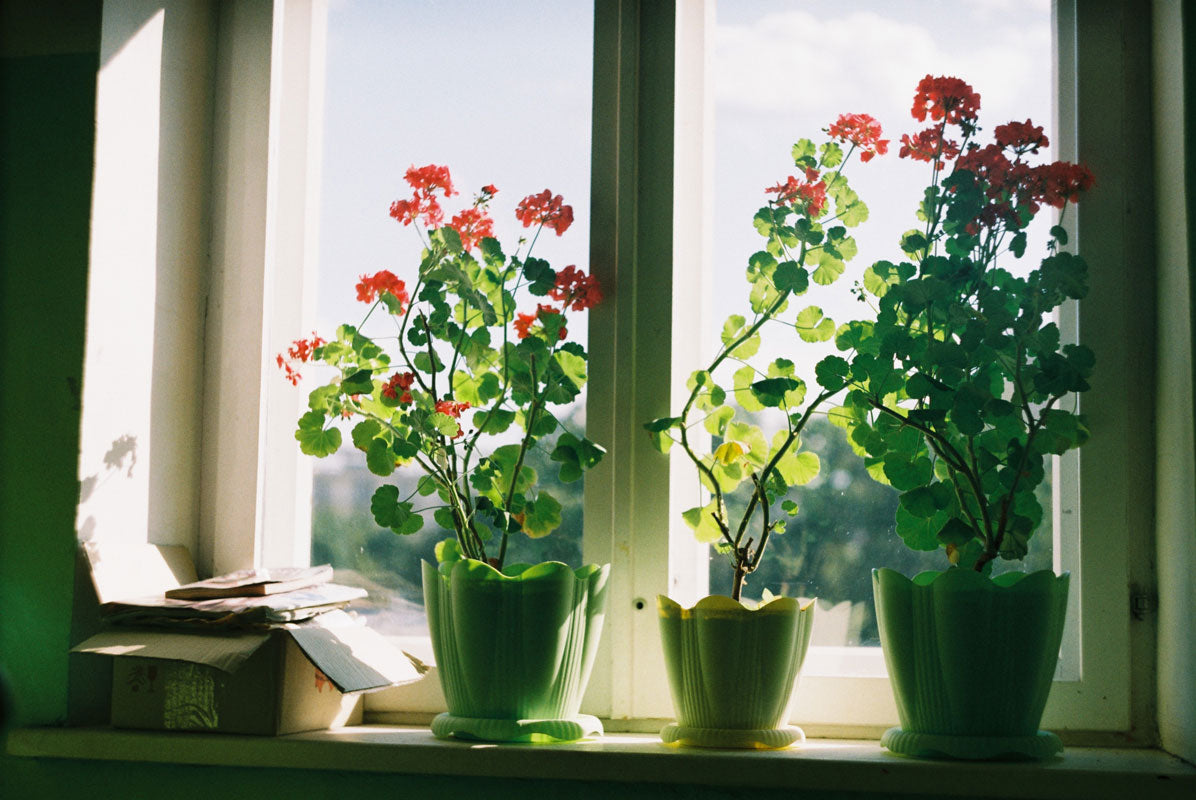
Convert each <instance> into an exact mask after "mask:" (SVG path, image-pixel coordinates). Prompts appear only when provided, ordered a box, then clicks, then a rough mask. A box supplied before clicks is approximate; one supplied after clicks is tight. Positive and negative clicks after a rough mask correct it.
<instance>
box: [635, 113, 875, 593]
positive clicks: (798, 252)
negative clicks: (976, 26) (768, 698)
mask: <svg viewBox="0 0 1196 800" xmlns="http://www.w3.org/2000/svg"><path fill="white" fill-rule="evenodd" d="M826 133H827V134H828V137H829V138H828V140H827V141H825V142H824V143H822V144H821V145H816V144H815V143H814V142H813V141H811V140H809V139H802V140H800V141H799V142H797V144H795V145H794V146H793V160H794V164H795V165H796V166H797V168H798V170H799V174H798V175H791V176H789V177H788V178H787V179H786V180H783V181H781V182H779V183H778V184H777V185H775V186H773V187H771V188H769V189H767V190H766V193H767V194H768V195H769V199H768V203H767V205H766V206H765V207H763V208H761V209H760V210H759V211H758V212H757V213H756V215H755V217H754V219H753V224H754V225H755V228H756V230H757V231H758V232H759V233H760V235H761V236H763V237H764V239H765V245H764V249H763V250H761V251H760V252H757V253H755V254H754V255H752V256H751V257H750V258H749V259H748V265H747V270H746V277H747V283H748V292H749V302H750V306H751V310H752V316H751V317H750V318H747V317H744V316H743V315H740V314H732V315H731V316H729V317H728V318H727V320H726V322H725V323H724V324H723V328H722V336H721V347H720V348H719V350H718V352H717V354H716V355H715V356H714V358H713V359H712V360H711V361H710V363H709V364H708V365H707V366H706V367H705V368H703V369H699V370H697V371H695V372H694V373H693V374H692V375H691V376H690V378H689V383H688V386H689V396H688V398H687V399H686V401H685V404H684V405H683V406H682V407H681V409H680V411H679V413H678V414H677V415H676V416H670V417H662V418H660V419H656V420H653V421H651V422H649V423H647V424H646V425H645V426H644V427H645V428H646V429H647V430H648V431H649V432H650V433H651V434H653V436H654V438H655V441H656V443H657V446H658V448H659V449H660V450H661V451H662V452H667V451H668V449H669V448H670V447H671V446H672V445H673V444H677V445H679V446H680V447H681V448H682V449H683V450H684V451H685V454H686V456H687V457H688V458H689V459H690V461H691V462H693V464H694V466H695V467H696V468H697V472H698V476H699V478H700V480H701V482H702V485H703V486H704V487H705V489H706V491H708V492H709V494H710V500H709V502H708V503H707V504H706V505H704V506H700V507H697V508H692V509H689V510H688V511H686V512H684V514H683V516H684V519H685V521H686V523H687V524H688V525H689V526H690V527H691V528H692V529H693V531H694V534H695V536H696V537H697V538H698V540H700V541H703V542H710V543H712V544H714V545H715V546H716V547H717V548H718V550H719V551H720V552H721V553H723V554H725V555H726V556H727V557H728V558H729V559H730V562H731V564H732V567H733V569H734V577H733V581H732V589H731V597H732V599H734V600H740V595H741V593H742V590H743V585H744V580H745V578H746V577H747V576H748V575H750V574H751V573H752V572H754V571H755V570H756V569H757V568H758V567H759V565H760V562H761V559H762V558H763V556H764V553H765V549H766V547H767V545H768V540H769V537H770V536H772V535H773V534H776V533H782V532H784V530H785V526H786V521H787V519H788V518H789V517H792V516H794V515H796V514H797V512H798V507H797V504H796V502H794V500H793V499H792V498H789V497H787V494H788V492H789V489H790V488H791V487H793V486H799V485H802V484H805V483H807V482H809V481H810V480H812V479H813V478H814V477H815V476H816V475H817V474H818V470H819V466H820V465H819V460H818V456H817V455H816V454H815V453H812V452H810V451H804V450H802V449H801V433H802V430H803V429H804V428H805V426H806V424H807V423H808V422H809V421H810V419H811V418H812V416H813V415H814V414H815V413H816V412H818V410H819V409H820V408H821V407H823V406H824V405H825V404H826V403H827V401H829V400H830V399H831V398H832V397H834V396H835V395H836V394H838V393H839V392H840V391H841V390H842V389H843V388H844V387H845V385H846V379H847V374H848V373H847V363H846V362H845V361H844V360H843V359H842V358H840V357H838V356H829V357H827V358H824V359H823V360H822V361H820V362H819V363H818V365H817V366H816V368H815V378H816V381H817V384H818V385H817V386H816V387H814V388H813V389H810V388H809V387H807V385H806V382H805V381H804V380H802V378H801V377H799V376H798V374H797V371H796V365H795V364H794V362H793V361H792V360H791V359H789V358H785V357H780V358H774V359H772V360H771V361H769V362H768V363H766V364H757V363H753V361H752V358H753V357H754V356H756V355H757V352H758V351H759V350H760V346H761V339H762V337H763V336H764V335H765V334H766V332H768V331H775V330H777V329H778V328H784V329H785V333H786V335H787V336H790V337H792V342H793V343H795V344H796V343H798V342H803V341H804V342H826V341H829V340H830V339H831V338H832V337H833V336H834V335H835V330H836V328H835V323H834V322H833V321H832V320H831V319H829V318H828V317H826V316H825V315H824V313H823V310H822V308H820V307H819V306H816V305H802V306H801V307H800V308H793V307H791V303H792V302H793V301H795V300H797V299H798V298H800V297H802V296H804V295H805V294H806V293H807V291H808V290H810V289H811V288H812V287H811V284H813V285H814V286H826V285H829V284H832V283H834V282H835V281H836V280H837V279H838V278H839V277H840V276H841V275H842V274H843V272H844V270H845V268H846V266H845V262H847V261H849V260H851V258H852V257H854V256H855V254H856V243H855V240H854V239H853V238H852V237H851V236H849V235H848V228H851V227H854V226H856V225H859V224H860V223H861V222H863V221H864V220H865V219H867V217H868V209H867V206H865V204H864V203H863V201H862V200H860V198H859V196H858V195H857V194H856V193H855V192H854V191H853V190H852V189H851V188H850V186H849V185H848V182H847V177H846V175H845V174H844V167H845V166H846V165H847V163H848V162H849V161H850V159H851V157H852V156H853V155H858V157H859V159H860V161H865V162H866V161H869V160H871V159H872V158H873V157H874V156H876V155H879V154H883V153H885V152H886V151H887V149H888V144H889V143H888V141H887V140H885V139H882V138H880V137H881V135H882V134H881V128H880V125H879V124H878V123H877V122H876V120H875V119H873V118H872V117H870V116H868V115H866V114H846V115H843V116H841V117H840V118H839V119H838V120H837V121H836V122H835V123H834V124H833V125H831V126H830V127H829V128H827V129H826ZM768 335H772V334H771V333H769V334H768ZM736 406H738V408H739V409H741V410H742V411H743V412H747V413H748V414H750V415H758V414H771V415H772V416H773V417H774V418H775V419H776V420H777V422H778V423H779V425H778V427H779V429H778V430H777V431H776V432H775V433H774V434H773V435H772V436H771V437H769V436H767V435H766V434H765V433H764V431H763V429H762V428H761V427H760V426H759V425H757V424H755V422H754V420H753V418H751V417H748V416H746V415H739V416H738V417H737V410H736ZM698 426H702V428H703V429H704V430H705V431H706V433H708V434H709V435H710V437H713V442H712V444H713V447H712V448H709V451H708V449H707V448H702V447H700V446H699V443H698V442H697V441H696V440H697V438H698V437H696V436H694V435H693V434H692V431H694V429H695V428H697V427H698ZM733 494H734V495H735V497H732V495H733Z"/></svg>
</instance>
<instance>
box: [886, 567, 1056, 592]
mask: <svg viewBox="0 0 1196 800" xmlns="http://www.w3.org/2000/svg"><path fill="white" fill-rule="evenodd" d="M872 575H873V576H874V578H875V579H877V580H885V581H896V582H898V583H905V584H909V585H911V586H917V587H921V588H933V587H950V588H954V589H965V588H973V589H979V590H981V591H984V590H993V591H995V590H997V589H1012V590H1015V591H1030V592H1032V591H1041V590H1042V589H1044V588H1046V587H1048V586H1050V585H1051V584H1054V583H1062V584H1064V585H1067V584H1068V583H1069V581H1070V579H1071V573H1070V572H1064V573H1062V574H1060V575H1056V574H1055V573H1054V571H1053V570H1049V569H1040V570H1036V571H1034V572H1005V573H1002V574H1001V575H997V576H994V577H990V576H988V575H981V574H980V573H979V572H976V571H975V570H971V569H963V568H961V567H953V568H951V569H948V570H942V571H939V570H927V571H925V572H919V573H918V574H917V575H915V576H914V577H913V578H907V577H906V576H905V575H904V574H902V573H900V572H898V571H897V570H895V569H889V568H888V567H880V568H877V569H874V570H872Z"/></svg>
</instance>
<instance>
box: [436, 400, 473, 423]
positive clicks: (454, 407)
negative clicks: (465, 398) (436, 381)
mask: <svg viewBox="0 0 1196 800" xmlns="http://www.w3.org/2000/svg"><path fill="white" fill-rule="evenodd" d="M469 408H470V405H469V403H466V402H457V401H456V400H437V401H436V410H437V411H439V412H440V413H441V414H448V415H449V416H450V417H452V418H453V419H459V418H460V417H461V412H462V411H466V410H468V409H469Z"/></svg>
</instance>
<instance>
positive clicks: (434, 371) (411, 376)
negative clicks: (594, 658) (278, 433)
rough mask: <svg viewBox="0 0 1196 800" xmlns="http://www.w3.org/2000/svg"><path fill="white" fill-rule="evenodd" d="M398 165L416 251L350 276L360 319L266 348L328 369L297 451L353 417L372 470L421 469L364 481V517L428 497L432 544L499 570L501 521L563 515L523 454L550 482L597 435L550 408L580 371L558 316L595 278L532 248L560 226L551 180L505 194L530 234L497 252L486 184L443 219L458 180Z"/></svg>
mask: <svg viewBox="0 0 1196 800" xmlns="http://www.w3.org/2000/svg"><path fill="white" fill-rule="evenodd" d="M406 180H407V183H408V184H409V185H410V187H411V190H412V194H411V196H410V197H409V198H404V199H400V200H397V201H395V202H394V203H393V204H392V205H391V207H390V216H391V217H393V218H394V219H395V220H396V221H398V222H399V223H401V224H402V225H404V226H413V227H414V228H415V229H416V230H417V231H418V232H419V236H420V239H421V242H422V245H423V251H422V254H421V256H420V260H419V264H418V266H417V267H415V268H414V269H412V271H411V272H410V274H409V275H408V276H407V279H406V280H404V278H402V277H399V276H398V275H395V274H394V273H392V272H390V271H389V270H382V271H380V272H376V273H374V274H372V275H362V276H361V278H360V280H359V282H358V283H357V286H356V290H357V299H358V300H359V301H361V302H362V303H364V304H365V305H366V306H367V310H366V311H365V312H364V314H363V318H362V320H361V321H360V322H359V323H358V324H356V325H348V324H346V325H341V326H340V327H339V328H337V330H336V333H335V335H334V336H332V337H330V338H328V339H327V340H325V339H323V338H321V337H320V336H317V335H315V334H313V335H312V338H311V339H300V340H297V341H296V342H294V344H293V345H292V346H291V347H290V348H289V349H288V352H287V353H285V354H280V355H279V356H278V365H279V367H281V368H282V369H283V370H284V372H285V375H286V377H287V378H288V379H289V380H290V381H291V382H292V383H294V384H296V385H297V384H298V382H299V379H300V375H299V373H298V372H297V369H298V368H299V365H300V364H301V363H304V362H315V363H318V364H321V365H324V366H326V367H327V368H329V370H330V371H331V372H332V378H331V380H329V381H326V382H324V383H322V384H321V385H319V386H318V387H316V388H315V389H313V390H312V391H311V393H310V394H309V397H308V406H309V410H308V411H307V412H306V413H305V414H304V415H303V416H302V417H301V418H300V419H299V425H298V430H297V431H296V432H295V438H296V439H297V440H298V441H299V446H300V448H301V449H302V451H303V452H304V453H307V454H309V455H314V456H319V457H324V456H328V455H330V454H332V453H334V452H336V451H337V450H338V449H339V448H340V446H341V444H342V435H341V430H340V428H339V427H338V426H337V424H338V423H339V422H340V421H341V420H343V419H350V420H355V424H354V425H353V427H352V434H351V438H352V444H353V446H354V447H355V448H357V449H358V450H360V451H361V452H362V453H363V455H364V458H365V461H366V465H367V466H368V468H369V470H370V471H371V472H373V473H374V474H376V475H380V476H389V475H391V474H392V473H394V471H395V470H396V469H416V470H419V471H420V472H422V475H421V477H420V479H419V481H418V483H417V485H416V489H415V490H414V491H413V492H412V493H410V494H409V495H408V496H404V495H403V493H402V492H401V491H400V489H399V487H398V486H397V485H394V484H383V485H382V486H380V487H379V488H378V489H377V490H376V491H375V492H374V495H373V497H372V499H371V503H370V509H371V511H372V513H373V516H374V519H375V521H376V522H377V523H378V524H379V525H380V526H382V527H383V528H389V529H390V530H392V531H394V532H395V533H398V534H410V533H414V532H415V531H418V530H419V529H420V528H422V526H423V525H424V522H425V520H424V516H425V514H427V513H429V512H431V514H432V516H433V517H434V519H435V521H436V522H437V523H439V524H440V525H441V526H442V527H444V528H446V529H448V530H450V531H452V532H453V533H454V534H455V536H454V538H452V539H448V540H445V542H442V543H441V544H440V545H439V546H438V547H437V556H438V558H440V559H441V560H452V559H455V558H459V557H461V556H464V557H467V558H472V559H477V560H479V561H485V562H488V563H490V564H491V565H492V566H495V567H496V568H499V569H501V568H502V566H503V562H504V559H505V558H506V552H507V543H508V539H509V537H510V536H511V535H513V534H517V533H520V532H522V533H524V534H526V535H528V536H531V537H540V536H544V535H547V534H549V533H551V532H552V531H553V530H554V529H555V528H557V527H558V526H559V525H560V524H561V514H560V512H561V505H560V503H559V502H558V501H557V500H556V498H554V497H553V496H552V495H551V493H549V492H548V491H546V490H545V489H543V488H542V487H540V486H539V485H538V480H537V479H538V476H537V474H536V472H535V470H533V469H532V468H531V467H530V466H529V465H528V464H527V463H526V459H527V456H528V453H529V452H530V451H531V450H532V449H533V448H544V449H546V451H548V452H549V453H550V455H551V458H552V460H553V461H555V462H558V463H559V464H560V470H559V477H560V480H561V481H562V482H570V481H575V480H578V479H579V478H581V477H582V474H583V473H584V471H585V470H587V469H589V468H591V467H593V466H594V465H595V464H596V463H598V461H599V460H600V459H601V458H602V455H603V452H604V451H603V449H602V448H601V447H600V446H598V445H597V444H595V443H594V442H592V441H590V440H589V439H587V438H585V436H584V435H581V434H579V433H576V432H573V431H568V430H564V427H563V425H562V423H561V421H560V420H559V419H558V418H557V417H556V416H555V414H554V412H553V409H554V408H556V407H560V406H563V405H568V404H570V403H572V402H573V401H574V399H575V398H577V396H578V394H579V393H580V392H581V389H582V387H583V386H584V385H585V383H586V358H587V357H586V350H585V348H584V347H583V346H582V345H581V344H580V343H578V342H576V341H571V340H570V339H569V330H568V323H569V317H570V316H571V315H572V314H574V313H579V312H584V311H585V310H587V309H588V308H590V307H592V306H593V305H595V304H596V303H598V302H599V301H600V300H601V299H602V293H601V290H600V289H599V286H598V284H597V282H596V280H595V279H594V278H593V276H590V275H586V274H585V273H584V272H583V271H581V270H579V269H577V268H576V267H575V266H567V267H565V268H563V269H561V270H559V271H558V270H555V269H553V268H552V267H551V266H550V265H549V264H548V263H547V262H546V261H544V260H542V259H538V258H535V257H534V256H532V251H533V249H534V246H535V243H536V240H537V238H538V237H539V236H540V235H541V234H542V233H543V232H544V231H545V230H546V229H547V230H548V231H551V232H554V233H556V235H558V236H560V235H562V234H564V233H565V231H566V230H567V229H568V228H569V226H570V225H571V224H572V222H573V209H572V207H571V206H569V205H566V204H565V203H564V201H563V199H562V198H561V196H560V195H554V194H553V193H552V192H550V191H549V190H547V189H546V190H544V191H543V192H540V193H538V194H533V195H529V196H527V197H525V198H524V199H523V200H522V201H521V202H520V203H519V204H518V206H517V207H516V209H515V217H516V219H517V220H518V221H519V222H520V223H522V225H523V226H524V227H525V228H530V229H531V234H530V240H528V239H526V238H521V239H520V240H519V245H518V247H517V248H516V249H515V250H514V251H513V252H511V253H510V254H508V253H506V252H504V249H503V247H502V245H501V244H500V243H499V241H498V240H497V239H495V238H494V221H493V218H492V217H491V215H490V207H491V204H492V202H493V200H494V197H495V195H496V194H497V192H498V190H497V189H496V188H495V187H494V186H490V185H488V186H484V187H482V189H481V191H480V192H479V193H478V194H477V195H476V196H475V197H474V199H473V202H472V203H471V204H470V205H468V206H467V207H465V208H463V209H461V210H460V211H459V212H458V213H457V214H455V215H453V216H452V217H451V218H450V219H449V221H448V222H445V215H446V212H445V211H444V209H443V207H442V205H441V201H442V200H444V199H445V198H448V197H451V196H453V195H456V194H457V192H456V191H455V190H454V188H453V183H452V178H451V176H450V174H449V170H448V169H447V168H446V167H442V166H436V165H428V166H425V167H420V168H415V167H412V168H411V169H409V170H408V171H407V173H406ZM525 245H526V249H524V246H525ZM529 295H530V299H529V298H528V297H527V296H529ZM379 317H385V318H387V320H388V321H389V323H390V324H389V325H382V326H379V325H375V327H374V328H371V330H375V329H376V328H378V327H381V328H382V329H383V330H385V331H386V335H385V336H381V335H378V334H376V333H371V334H370V335H367V334H366V333H364V332H363V330H364V329H365V328H366V326H367V323H371V322H373V323H377V322H380V320H379V319H378V318H379Z"/></svg>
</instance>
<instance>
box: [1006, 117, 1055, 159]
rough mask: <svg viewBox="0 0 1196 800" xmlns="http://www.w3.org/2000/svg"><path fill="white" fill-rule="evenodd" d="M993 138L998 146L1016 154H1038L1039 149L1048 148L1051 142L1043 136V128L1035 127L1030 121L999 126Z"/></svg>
mask: <svg viewBox="0 0 1196 800" xmlns="http://www.w3.org/2000/svg"><path fill="white" fill-rule="evenodd" d="M993 138H994V139H996V140H997V144H998V145H1000V146H1001V147H1003V148H1005V149H1006V150H1012V151H1013V152H1014V153H1016V154H1018V155H1021V154H1022V153H1037V152H1038V150H1039V148H1041V147H1047V146H1049V145H1050V143H1051V141H1050V139H1048V138H1047V137H1046V136H1044V135H1043V132H1042V126H1041V125H1035V124H1034V123H1033V122H1031V121H1030V120H1026V121H1025V122H1010V123H1007V124H1005V125H998V126H997V127H996V128H994V129H993Z"/></svg>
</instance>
